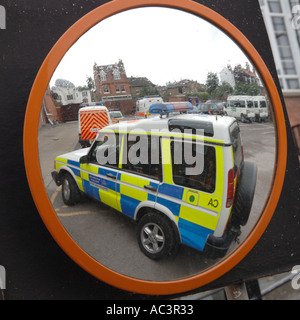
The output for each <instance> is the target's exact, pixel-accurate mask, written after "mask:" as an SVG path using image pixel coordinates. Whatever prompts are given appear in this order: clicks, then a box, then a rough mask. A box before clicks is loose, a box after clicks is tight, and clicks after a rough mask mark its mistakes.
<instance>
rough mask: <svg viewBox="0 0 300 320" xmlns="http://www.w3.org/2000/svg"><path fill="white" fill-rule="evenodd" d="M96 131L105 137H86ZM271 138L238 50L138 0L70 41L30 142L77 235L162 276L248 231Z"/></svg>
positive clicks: (256, 82) (185, 16)
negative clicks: (35, 142)
mask: <svg viewBox="0 0 300 320" xmlns="http://www.w3.org/2000/svg"><path fill="white" fill-rule="evenodd" d="M159 17H163V23H153V19H155V20H159V19H160V18H159ZM179 21H180V23H178V22H179ZM153 104H155V106H154V107H153ZM150 106H152V109H151V108H150ZM111 111H120V112H118V114H114V115H113V114H111V116H110V112H111ZM153 112H155V114H153ZM159 112H163V114H161V115H159ZM141 118H148V119H146V120H145V119H144V120H141ZM138 119H139V120H141V121H136V120H138ZM112 125H113V127H112ZM101 128H102V131H106V138H107V139H101V138H100V136H99V137H98V138H97V137H95V136H96V133H97V131H98V129H101ZM166 132H167V133H166ZM191 134H192V137H193V139H191ZM275 135H276V132H275V129H274V124H273V120H272V105H271V104H270V101H269V99H268V96H267V91H266V89H265V87H264V85H263V83H262V81H261V80H260V75H259V74H258V73H257V71H256V70H255V68H254V66H253V63H251V61H250V60H249V59H248V58H247V57H246V56H245V54H244V53H243V51H242V50H241V49H240V48H239V47H238V46H237V45H236V44H235V43H234V42H233V41H232V40H231V39H230V38H229V37H228V36H227V35H225V34H224V33H223V32H222V31H220V30H219V29H218V28H216V27H214V26H213V25H212V24H210V23H208V22H206V21H205V20H203V19H202V18H199V17H197V16H195V15H192V14H189V13H187V12H183V11H179V10H175V9H170V8H162V7H159V8H158V7H157V8H156V7H149V8H139V9H134V10H129V11H126V12H122V13H119V14H116V15H114V16H112V17H109V18H107V19H106V20H104V21H101V22H100V23H98V24H97V25H95V26H94V27H93V28H92V29H91V30H89V31H88V32H87V33H85V34H84V35H83V36H82V37H81V38H80V39H79V40H78V41H77V42H76V43H75V44H74V45H73V46H72V47H71V48H70V49H69V51H68V52H67V53H66V54H65V56H64V58H63V60H62V61H61V63H60V64H59V65H58V67H57V69H56V71H55V73H54V74H53V77H52V79H51V81H50V83H49V86H48V89H47V91H46V93H45V97H44V101H43V105H42V107H41V116H40V129H39V141H38V143H39V157H40V165H41V171H42V176H43V180H44V184H45V188H46V190H47V193H48V196H49V199H50V200H51V203H52V205H53V209H54V211H55V214H56V215H57V216H58V218H59V219H60V221H61V223H62V225H63V226H64V228H65V229H66V231H67V232H68V233H69V234H70V236H71V237H72V238H73V239H74V241H75V242H76V243H77V244H78V245H79V246H80V247H81V248H82V249H83V250H85V251H86V252H87V253H88V254H89V255H90V256H92V257H93V258H94V259H96V260H97V261H99V262H100V263H101V264H103V265H105V266H107V267H109V268H110V269H112V270H114V271H117V272H119V273H121V274H124V275H126V276H130V277H133V278H137V279H143V280H153V281H168V280H176V279H181V278H185V277H189V276H192V275H196V274H199V273H200V272H202V271H204V270H207V269H208V268H209V267H211V266H212V265H215V264H216V263H218V261H220V260H221V259H223V256H224V255H225V257H226V255H228V254H230V252H232V251H233V250H234V249H235V248H237V247H238V244H239V243H240V242H242V241H243V240H245V239H246V238H247V235H248V234H249V232H251V229H252V228H253V227H254V226H255V224H256V222H257V221H258V219H259V217H260V215H261V213H262V212H263V208H264V205H265V203H266V201H267V198H268V194H269V190H270V188H271V185H272V177H273V170H274V162H275V145H276V143H275V141H276V136H275ZM111 136H113V138H112V139H111ZM137 137H138V138H139V139H137ZM94 140H95V141H94ZM90 145H91V146H90ZM198 148H199V149H198ZM137 149H138V151H137ZM187 150H189V151H187ZM130 157H131V158H130ZM100 159H102V160H103V159H104V160H105V159H110V161H108V162H107V163H105V161H104V162H103V163H102V164H101V165H100V164H99V161H100ZM178 159H179V160H178ZM191 159H194V161H199V168H201V169H199V170H198V172H194V173H193V169H195V167H194V165H193V162H191ZM54 160H55V162H54V168H53V161H54ZM54 169H55V172H53V171H54ZM187 172H189V173H187ZM135 220H136V221H135ZM180 243H181V244H180Z"/></svg>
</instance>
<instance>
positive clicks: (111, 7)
mask: <svg viewBox="0 0 300 320" xmlns="http://www.w3.org/2000/svg"><path fill="white" fill-rule="evenodd" d="M149 6H156V7H157V6H159V7H169V8H173V9H179V10H183V11H186V12H188V13H192V14H195V15H197V16H199V17H200V18H203V19H205V20H207V21H209V22H211V23H212V24H213V25H215V26H217V27H219V28H220V29H221V30H223V31H224V32H225V33H226V34H227V35H228V36H229V37H231V38H232V39H233V40H234V41H235V42H236V43H237V44H238V45H239V46H240V48H241V49H242V50H243V51H244V52H245V53H246V55H247V56H248V57H249V58H250V59H251V60H252V63H253V64H254V65H255V68H256V69H257V70H258V72H259V73H260V75H261V78H262V80H263V82H264V84H265V86H266V88H267V91H268V94H269V97H270V100H271V103H272V105H273V113H274V124H275V129H276V131H277V145H276V163H275V166H274V167H275V169H274V172H273V185H272V186H271V189H270V191H269V194H268V198H267V200H266V203H265V205H264V207H263V208H264V209H263V213H261V217H260V218H259V220H258V221H257V223H256V225H255V226H254V227H253V229H252V231H251V233H250V234H249V235H248V237H247V238H246V239H245V240H244V241H243V242H242V243H241V244H240V245H239V246H238V247H237V248H236V249H235V250H234V251H233V252H231V253H229V254H228V255H227V256H226V257H225V258H224V259H223V260H221V261H218V262H217V263H216V264H215V265H213V266H212V267H209V268H208V269H205V270H204V271H202V272H200V273H199V274H196V275H194V276H190V277H188V278H183V279H179V280H174V281H164V282H163V281H162V282H155V281H147V280H140V279H135V278H131V277H128V276H125V275H122V274H120V273H117V272H115V271H113V270H111V269H109V268H108V267H105V266H104V265H102V264H101V263H100V262H98V261H96V260H95V259H93V258H92V257H91V256H90V255H88V254H87V253H86V252H85V251H84V250H82V249H81V248H80V246H79V245H78V244H77V243H76V242H75V241H74V240H73V239H72V238H71V237H70V235H69V234H68V233H67V231H66V230H65V228H64V227H63V226H62V224H61V222H60V221H59V219H58V217H57V215H56V213H55V211H54V209H53V207H52V205H51V202H50V200H49V198H48V195H47V193H46V189H45V186H44V183H43V179H42V173H41V168H40V162H39V153H38V129H39V116H40V111H41V106H42V101H43V97H44V94H45V91H46V88H47V86H48V84H49V82H50V79H51V77H52V74H53V73H54V71H55V69H56V67H57V66H58V64H59V62H60V61H61V59H62V58H63V56H64V55H65V53H66V52H67V51H68V50H69V49H70V47H71V46H72V45H73V44H74V43H75V42H76V41H77V39H78V38H80V37H81V36H82V35H83V34H84V33H85V32H87V31H88V30H89V29H90V28H92V27H93V26H94V25H95V24H97V23H98V22H100V21H102V20H103V19H106V18H108V17H110V16H112V15H114V14H117V13H119V12H122V11H125V10H129V9H135V8H140V7H149ZM23 142H24V160H25V168H26V174H27V179H28V183H29V187H30V190H31V193H32V196H33V199H34V201H35V204H36V207H37V209H38V211H39V213H40V216H41V218H42V220H43V222H44V224H45V225H46V227H47V229H48V230H49V232H50V233H51V235H52V237H53V238H54V239H55V241H56V242H57V243H58V244H59V246H60V247H61V248H62V249H63V250H64V251H65V253H66V254H68V255H69V257H70V258H71V259H73V260H74V261H75V262H76V263H77V264H78V265H79V266H81V267H82V268H83V269H84V270H86V271H87V272H89V273H90V274H91V275H93V276H94V277H96V278H97V279H99V280H101V281H103V282H106V283H108V284H110V285H112V286H115V287H117V288H120V289H123V290H126V291H130V292H135V293H140V294H148V295H152V294H153V295H168V294H177V293H183V292H187V291H190V290H194V289H196V288H199V287H201V286H203V285H206V284H208V283H210V282H212V281H214V280H216V279H218V278H219V277H221V276H222V275H224V274H225V273H227V272H228V271H229V270H231V269H232V268H233V267H234V266H236V265H237V264H238V263H239V262H240V261H241V260H242V259H243V258H244V257H245V256H246V255H247V254H248V253H249V252H250V251H251V249H252V248H253V247H254V245H255V244H256V243H257V241H258V240H259V239H260V237H261V236H262V234H263V233H264V231H265V229H266V227H267V226H268V224H269V222H270V220H271V218H272V216H273V213H274V211H275V209H276V206H277V203H278V200H279V197H280V194H281V190H282V186H283V182H284V177H285V169H286V159H287V137H286V126H285V117H284V112H283V108H282V104H281V100H280V96H279V94H278V91H277V88H276V86H275V84H274V81H273V79H272V76H271V74H270V72H269V71H268V69H267V67H266V65H265V63H264V61H263V60H262V58H261V57H260V55H259V54H258V53H257V51H256V50H255V48H254V47H253V46H252V45H251V43H250V42H249V41H248V40H247V38H246V37H245V36H244V35H243V34H242V33H241V32H240V31H239V30H238V29H237V28H236V27H235V26H233V25H232V24H231V23H230V22H229V21H228V20H226V19H225V18H223V17H222V16H221V15H219V14H218V13H216V12H214V11H213V10H211V9H209V8H207V7H205V6H203V5H201V4H198V3H195V2H193V1H190V0H156V1H150V0H130V1H124V0H115V1H111V2H108V3H106V4H104V5H102V6H100V7H98V8H96V9H94V10H92V11H91V12H89V13H88V14H86V15H85V16H84V17H82V18H81V19H80V20H78V21H77V22H76V23H75V24H74V25H72V26H71V27H70V28H69V29H68V30H67V31H66V32H65V33H64V34H63V36H62V37H61V38H60V39H59V40H58V41H57V43H56V44H55V45H54V47H53V48H52V49H51V51H50V52H49V54H48V55H47V57H46V59H45V60H44V62H43V64H42V66H41V68H40V70H39V72H38V74H37V76H36V79H35V81H34V84H33V87H32V90H31V93H30V96H29V100H28V104H27V109H26V114H25V122H24V136H23Z"/></svg>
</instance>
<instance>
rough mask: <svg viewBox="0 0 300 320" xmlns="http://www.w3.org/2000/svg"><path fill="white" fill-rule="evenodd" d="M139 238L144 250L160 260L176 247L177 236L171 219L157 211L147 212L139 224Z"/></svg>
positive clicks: (149, 255) (150, 256) (146, 253)
mask: <svg viewBox="0 0 300 320" xmlns="http://www.w3.org/2000/svg"><path fill="white" fill-rule="evenodd" d="M137 240H138V244H139V246H140V248H141V250H142V252H143V253H144V254H145V255H146V256H148V257H149V258H151V259H154V260H158V259H161V258H163V257H165V256H167V255H169V254H170V253H171V252H172V251H173V250H174V248H175V243H176V241H175V237H174V232H173V227H172V224H171V222H170V220H169V219H168V218H167V217H166V216H164V215H162V214H160V213H157V212H150V213H147V214H145V215H144V216H143V217H142V218H141V219H140V220H139V222H138V225H137Z"/></svg>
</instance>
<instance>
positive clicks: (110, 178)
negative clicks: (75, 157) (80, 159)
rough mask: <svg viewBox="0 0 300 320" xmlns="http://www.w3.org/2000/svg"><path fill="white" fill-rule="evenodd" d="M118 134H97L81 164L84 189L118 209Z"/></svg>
mask: <svg viewBox="0 0 300 320" xmlns="http://www.w3.org/2000/svg"><path fill="white" fill-rule="evenodd" d="M118 140H119V136H118V135H117V134H113V133H110V134H107V133H106V134H103V135H100V136H98V138H97V141H95V142H94V144H93V145H92V147H91V149H90V151H89V153H88V163H84V164H81V166H80V169H81V170H80V172H81V178H82V185H83V189H84V191H85V192H86V193H87V194H88V195H89V196H91V197H93V198H95V199H97V200H99V201H101V202H103V203H105V204H107V205H108V206H110V207H112V208H114V209H116V210H119V208H118V205H117V197H116V188H117V187H116V181H117V178H118V174H119V170H118V162H119V143H118Z"/></svg>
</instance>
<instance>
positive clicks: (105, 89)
mask: <svg viewBox="0 0 300 320" xmlns="http://www.w3.org/2000/svg"><path fill="white" fill-rule="evenodd" d="M103 92H104V94H108V93H109V87H108V86H103Z"/></svg>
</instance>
